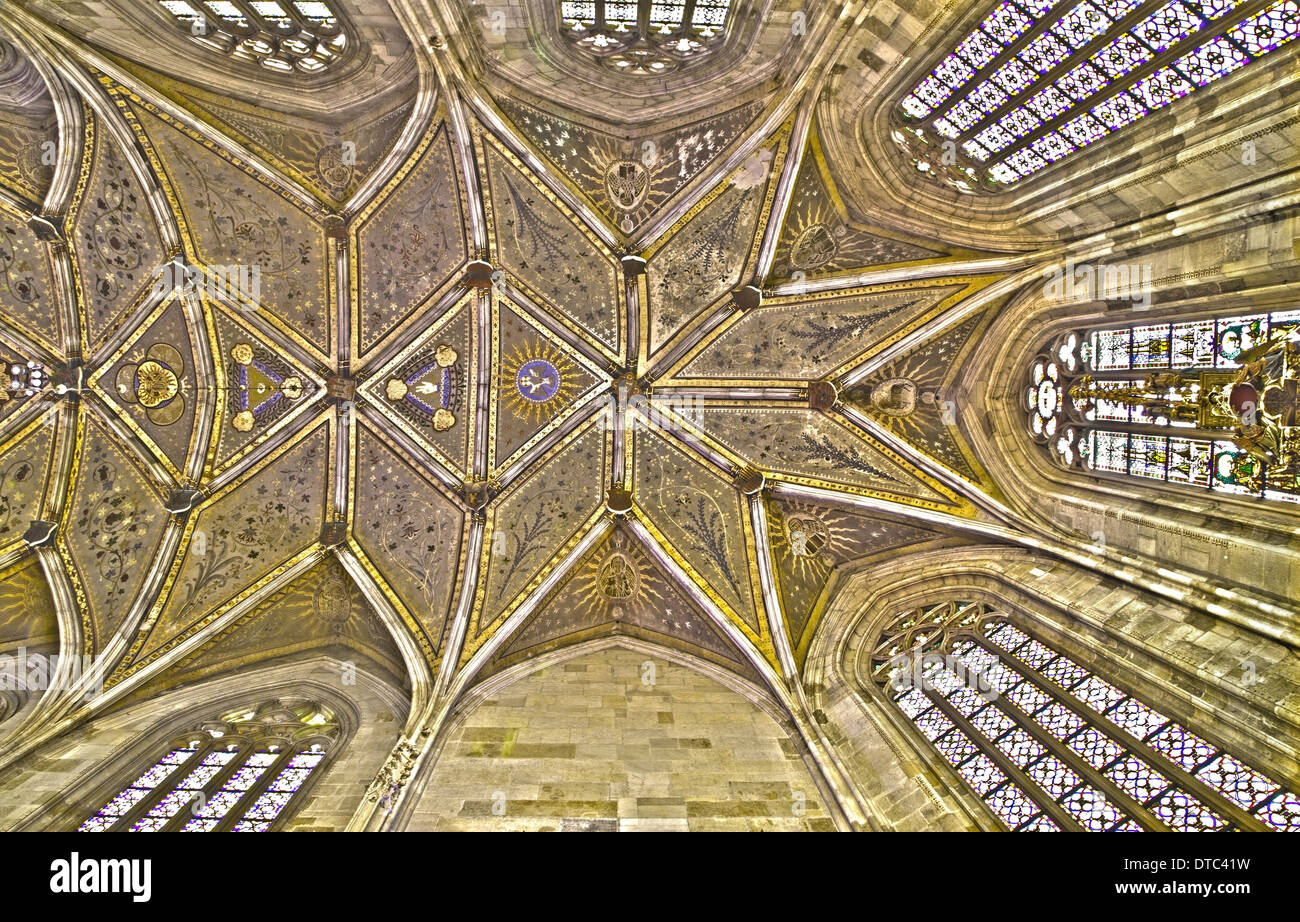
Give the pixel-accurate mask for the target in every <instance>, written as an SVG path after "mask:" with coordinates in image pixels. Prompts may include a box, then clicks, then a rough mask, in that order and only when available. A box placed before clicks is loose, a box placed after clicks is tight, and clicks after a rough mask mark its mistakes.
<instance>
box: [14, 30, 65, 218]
mask: <svg viewBox="0 0 1300 922" xmlns="http://www.w3.org/2000/svg"><path fill="white" fill-rule="evenodd" d="M0 87H2V89H0V185H3V186H5V187H6V188H7V189H8V190H9V191H11V192H13V193H14V194H15V195H18V196H20V197H22V198H23V199H26V200H27V201H28V202H31V203H33V204H36V203H39V202H41V201H42V200H43V199H44V198H45V193H46V191H47V190H48V189H49V188H50V180H51V179H52V178H53V175H54V164H55V162H56V159H55V158H56V156H57V154H58V139H59V120H58V116H57V114H56V113H55V110H54V100H53V99H52V98H51V97H50V91H49V88H48V87H47V86H46V85H45V81H44V80H43V79H41V75H40V73H39V72H38V71H37V70H36V68H35V67H34V66H33V65H32V63H31V61H30V60H28V59H27V57H26V56H25V55H24V54H23V53H22V52H21V51H19V50H18V49H17V48H16V47H14V46H13V45H12V44H10V43H9V42H8V41H6V40H5V38H4V37H3V36H0Z"/></svg>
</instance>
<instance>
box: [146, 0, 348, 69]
mask: <svg viewBox="0 0 1300 922" xmlns="http://www.w3.org/2000/svg"><path fill="white" fill-rule="evenodd" d="M158 3H159V5H160V6H161V7H162V8H163V9H164V10H166V11H167V13H169V14H170V15H171V17H172V18H173V19H174V20H175V21H176V23H177V25H178V26H180V27H181V28H182V29H184V30H185V32H186V33H188V34H189V36H190V38H191V39H192V40H193V41H195V42H197V43H198V44H200V45H203V46H204V47H206V48H211V49H213V50H215V51H218V52H221V53H222V54H226V55H229V56H230V57H232V58H234V59H235V60H239V61H247V62H249V63H254V64H259V65H261V66H262V67H265V68H266V69H268V70H273V71H277V72H279V73H292V72H294V71H297V72H300V73H304V74H318V73H321V72H323V71H324V70H325V69H326V68H327V67H329V66H331V65H333V64H337V63H338V62H339V61H340V60H342V58H343V56H344V54H345V53H346V52H347V50H348V35H347V32H346V31H345V30H344V28H343V23H342V21H341V19H340V18H339V15H338V13H336V12H335V10H334V8H333V5H332V4H330V3H328V2H325V0H158Z"/></svg>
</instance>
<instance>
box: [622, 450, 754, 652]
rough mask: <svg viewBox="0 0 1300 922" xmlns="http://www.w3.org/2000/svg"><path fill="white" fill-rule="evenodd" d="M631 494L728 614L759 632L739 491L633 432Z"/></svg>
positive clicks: (691, 460) (688, 456) (713, 473)
mask: <svg viewBox="0 0 1300 922" xmlns="http://www.w3.org/2000/svg"><path fill="white" fill-rule="evenodd" d="M634 450H635V454H636V468H635V470H636V474H635V480H634V490H633V495H634V496H635V498H636V505H637V508H638V509H640V510H643V511H644V513H645V515H646V516H647V517H648V518H649V520H650V522H651V523H652V524H653V525H654V526H655V528H656V529H657V530H658V531H659V532H660V533H661V534H663V536H664V537H665V538H667V540H668V544H669V546H670V547H671V548H672V549H673V550H674V551H675V552H676V553H675V554H674V557H676V558H678V563H684V564H685V565H686V569H687V572H691V573H693V574H695V575H697V576H698V577H699V578H701V579H702V580H703V582H704V583H705V585H707V586H708V587H709V588H710V589H711V590H712V591H713V593H714V594H715V595H716V596H717V597H718V598H719V599H721V601H722V602H723V603H724V605H725V608H726V609H727V610H729V611H730V613H731V614H732V615H734V616H735V617H737V618H739V619H740V620H741V621H743V622H744V623H745V624H746V625H747V626H748V627H749V628H750V630H752V631H753V632H754V633H755V634H761V633H763V631H762V628H761V624H762V618H761V616H760V612H759V610H758V605H759V604H760V603H759V601H758V600H759V596H758V595H757V594H756V592H755V590H754V581H755V577H754V573H753V572H752V566H751V561H750V559H749V555H748V553H747V552H746V546H747V544H748V536H749V513H748V510H747V508H746V504H745V501H744V498H743V497H742V495H741V494H740V491H739V490H737V489H736V487H735V486H734V485H733V484H732V483H730V482H729V481H728V480H726V479H724V478H723V477H722V476H720V475H719V474H718V473H717V472H716V471H715V470H713V469H712V468H710V467H708V466H707V465H705V464H704V463H703V462H701V461H698V460H696V459H695V457H694V456H693V455H691V454H688V453H687V452H686V451H684V450H682V449H680V448H678V447H677V445H676V444H675V443H674V442H673V441H671V440H670V439H669V438H668V437H666V436H664V435H660V434H659V433H656V432H650V431H644V430H642V431H638V432H637V433H636V435H635V440H634Z"/></svg>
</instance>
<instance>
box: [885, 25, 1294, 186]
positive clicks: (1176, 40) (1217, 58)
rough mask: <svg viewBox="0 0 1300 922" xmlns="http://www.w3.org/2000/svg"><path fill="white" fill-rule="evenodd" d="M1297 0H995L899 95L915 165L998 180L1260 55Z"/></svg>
mask: <svg viewBox="0 0 1300 922" xmlns="http://www.w3.org/2000/svg"><path fill="white" fill-rule="evenodd" d="M1297 34H1300V4H1298V3H1297V2H1296V0H1148V2H1142V0H1065V2H1054V0H1005V2H1002V3H999V4H998V5H997V6H996V7H995V8H994V9H993V11H992V12H991V13H989V15H988V16H986V17H985V18H984V20H983V21H982V22H981V23H980V24H979V25H978V26H976V27H975V29H973V30H972V31H971V32H970V34H968V35H967V36H966V37H965V38H963V39H962V41H961V42H960V43H959V44H958V45H957V47H956V48H955V49H954V50H953V52H952V53H951V54H949V55H948V56H947V57H946V58H944V59H943V60H942V61H941V62H940V63H939V66H938V67H936V68H935V69H934V71H933V72H932V73H931V74H930V75H929V76H928V77H926V78H925V79H924V80H922V81H921V82H920V83H918V84H917V85H916V87H914V88H913V90H912V91H911V92H910V93H908V94H907V95H906V96H905V97H903V99H902V101H901V102H900V103H899V106H898V111H897V115H898V119H897V121H898V124H897V127H896V128H895V130H894V132H893V136H894V140H895V141H897V142H898V143H899V144H900V145H901V146H902V147H903V148H904V149H906V150H907V151H908V152H909V154H910V155H911V156H910V159H911V161H912V164H913V166H914V167H915V168H916V169H917V170H918V171H920V172H922V173H925V174H928V175H930V176H932V177H935V178H937V179H940V180H941V181H944V182H946V183H947V184H949V185H951V186H953V187H954V188H957V189H958V190H959V191H961V192H965V193H974V192H977V191H999V190H1001V189H1005V188H1007V187H1008V186H1011V185H1014V184H1015V183H1017V182H1019V181H1020V180H1022V179H1024V178H1025V177H1028V176H1032V175H1034V174H1035V173H1038V172H1039V171H1040V170H1044V169H1046V168H1047V167H1048V166H1049V165H1051V164H1053V163H1056V162H1058V161H1060V160H1063V159H1066V158H1067V157H1069V156H1070V155H1071V154H1073V153H1074V152H1076V151H1078V150H1081V149H1082V148H1084V147H1087V146H1089V145H1092V144H1095V143H1097V142H1099V141H1101V140H1102V139H1104V138H1106V137H1107V136H1109V135H1111V134H1114V133H1115V132H1119V131H1122V130H1123V129H1124V128H1125V127H1126V126H1128V125H1131V124H1133V123H1134V122H1137V121H1138V120H1139V119H1141V118H1142V117H1143V116H1146V115H1149V114H1150V113H1152V112H1155V111H1157V110H1159V109H1162V108H1164V107H1165V106H1168V105H1170V104H1172V103H1175V102H1176V101H1177V100H1179V99H1180V98H1182V97H1184V96H1188V95H1190V94H1192V93H1195V92H1196V91H1197V90H1200V89H1202V88H1204V87H1207V86H1209V85H1210V84H1212V83H1213V82H1214V81H1216V80H1218V79H1220V78H1222V77H1225V76H1227V75H1228V74H1231V73H1233V72H1234V71H1236V70H1238V69H1240V68H1242V67H1245V66H1246V65H1247V64H1250V63H1251V62H1253V61H1257V60H1259V59H1260V58H1263V57H1264V56H1266V55H1268V54H1270V53H1271V52H1273V51H1275V50H1277V49H1278V48H1279V47H1281V46H1282V45H1284V44H1285V43H1287V42H1289V41H1291V40H1292V39H1294V38H1295V37H1296V35H1297Z"/></svg>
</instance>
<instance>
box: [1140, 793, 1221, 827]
mask: <svg viewBox="0 0 1300 922" xmlns="http://www.w3.org/2000/svg"><path fill="white" fill-rule="evenodd" d="M1150 809H1151V812H1152V813H1154V814H1155V815H1156V817H1157V818H1158V819H1159V820H1160V821H1161V822H1162V823H1164V824H1165V825H1166V826H1168V827H1169V828H1171V829H1173V830H1176V831H1178V832H1212V831H1214V830H1216V829H1223V828H1225V827H1226V826H1227V825H1228V823H1227V820H1225V819H1224V818H1223V817H1221V816H1219V815H1218V814H1217V813H1215V812H1214V811H1213V810H1211V809H1210V808H1209V807H1207V806H1206V805H1205V804H1203V803H1201V802H1200V801H1199V800H1197V799H1196V798H1194V797H1192V796H1191V795H1190V794H1188V793H1187V792H1186V791H1182V790H1179V789H1178V788H1174V789H1172V790H1170V791H1168V792H1167V793H1166V794H1164V795H1163V796H1162V797H1160V798H1159V799H1158V800H1156V801H1155V802H1154V803H1152V804H1151V805H1150Z"/></svg>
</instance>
